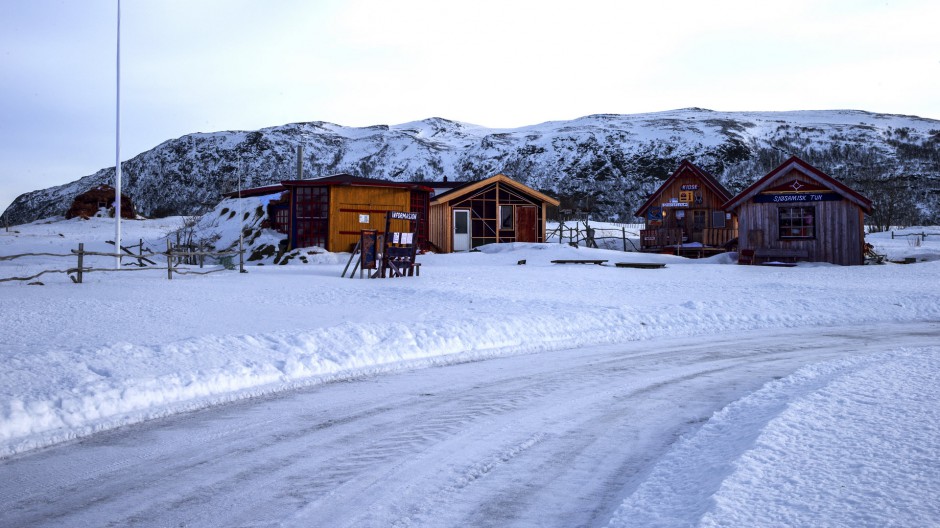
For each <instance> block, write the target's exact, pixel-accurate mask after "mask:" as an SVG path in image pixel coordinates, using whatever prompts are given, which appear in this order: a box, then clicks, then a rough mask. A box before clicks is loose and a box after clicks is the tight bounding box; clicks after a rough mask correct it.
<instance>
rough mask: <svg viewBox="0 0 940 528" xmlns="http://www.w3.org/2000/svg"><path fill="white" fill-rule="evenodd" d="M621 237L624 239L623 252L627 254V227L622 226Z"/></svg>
mask: <svg viewBox="0 0 940 528" xmlns="http://www.w3.org/2000/svg"><path fill="white" fill-rule="evenodd" d="M620 235H621V236H622V237H623V238H622V240H623V252H624V253H626V252H627V227H626V226H620Z"/></svg>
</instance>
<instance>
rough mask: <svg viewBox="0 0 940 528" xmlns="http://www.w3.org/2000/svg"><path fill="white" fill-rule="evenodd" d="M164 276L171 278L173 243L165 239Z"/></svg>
mask: <svg viewBox="0 0 940 528" xmlns="http://www.w3.org/2000/svg"><path fill="white" fill-rule="evenodd" d="M166 278H167V280H173V244H172V243H171V242H170V239H169V238H168V239H166Z"/></svg>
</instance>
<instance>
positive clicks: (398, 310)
mask: <svg viewBox="0 0 940 528" xmlns="http://www.w3.org/2000/svg"><path fill="white" fill-rule="evenodd" d="M180 225H182V219H179V218H171V219H164V220H146V221H126V222H124V223H123V230H124V243H125V245H129V244H133V243H136V242H137V240H138V239H143V240H144V241H145V244H147V245H149V246H150V247H152V248H155V249H158V250H159V249H160V248H163V247H165V242H163V239H164V238H163V237H165V234H166V233H167V232H168V231H169V230H172V229H176V228H178V227H180ZM220 229H223V230H224V228H220ZM612 229H615V228H614V227H612ZM914 232H917V233H920V232H926V233H928V236H927V237H926V238H925V239H920V238H917V240H918V241H916V242H915V241H914V240H915V239H914V238H912V237H902V236H896V237H895V238H892V237H891V234H890V233H876V234H871V235H869V237H868V241H869V242H870V243H872V244H873V246H874V247H875V250H876V252H878V253H881V254H886V255H887V257H888V260H889V261H904V259H906V258H913V259H914V263H912V264H907V265H900V264H894V263H888V264H885V265H882V266H859V267H839V266H831V265H824V264H801V265H799V266H797V267H794V268H772V267H761V266H737V265H734V264H733V260H732V258H731V257H730V256H729V255H719V256H717V257H714V258H711V259H707V260H700V261H694V260H687V259H682V258H678V257H672V256H665V255H643V254H638V253H623V252H619V251H614V250H606V249H587V248H583V247H582V248H572V247H569V246H568V245H567V244H507V245H496V246H487V247H484V248H482V251H480V252H474V253H465V254H453V255H433V254H428V255H422V256H420V257H419V261H420V262H421V263H422V268H421V276H420V277H412V278H405V279H394V280H391V279H389V280H358V279H349V278H340V273H341V271H342V269H343V266H344V265H345V263H346V259H347V258H348V255H343V254H329V253H323V252H307V253H306V254H304V255H302V256H303V259H300V258H295V259H292V260H291V262H290V264H288V265H284V266H280V265H274V264H272V263H271V262H270V259H268V260H267V261H264V262H265V265H263V266H258V265H249V267H248V271H249V272H248V273H247V274H239V273H237V272H234V271H221V272H219V273H213V274H210V275H183V276H174V278H173V280H170V281H168V280H167V279H166V270H165V269H162V270H161V269H160V268H157V269H154V270H151V271H139V272H133V273H131V272H122V273H116V272H93V273H89V274H86V275H85V277H84V284H81V285H78V284H73V283H72V281H71V280H69V279H68V277H67V276H66V275H65V274H64V273H53V274H45V275H42V276H41V277H38V278H37V279H35V280H33V281H8V282H0V333H2V336H3V338H2V340H0V361H2V362H3V365H4V368H3V369H2V371H0V457H8V456H10V455H14V454H17V453H23V452H25V451H28V450H31V449H34V448H37V447H41V446H47V445H51V444H55V443H58V442H62V441H65V440H68V439H72V438H75V437H78V436H83V435H89V434H92V433H94V432H96V431H102V430H105V429H111V428H115V427H120V426H122V425H126V424H130V423H136V422H141V421H144V420H148V419H152V418H155V417H160V416H165V415H168V414H173V413H178V412H183V411H186V410H190V409H195V408H200V407H205V406H208V405H215V404H219V403H224V402H228V401H233V400H236V399H241V398H246V397H250V396H252V395H258V394H268V393H275V392H278V391H281V390H285V389H288V388H292V387H297V386H303V385H311V384H318V383H323V382H324V381H328V380H331V379H337V378H342V377H346V376H351V375H356V374H361V373H363V372H385V371H396V370H401V369H404V368H415V367H416V366H423V365H436V364H443V363H448V362H458V361H466V360H468V359H476V358H480V359H482V358H489V357H496V356H505V355H512V354H520V353H533V352H539V351H548V350H560V349H565V348H573V347H584V346H593V345H602V344H615V343H623V342H630V341H639V340H649V341H650V342H651V343H653V342H655V340H657V339H662V338H667V337H683V336H708V335H717V334H721V333H727V332H737V331H746V330H765V331H766V332H768V335H770V334H772V333H773V332H774V331H775V330H779V329H783V328H799V327H819V326H829V325H849V324H865V323H872V324H874V323H878V322H917V321H924V322H930V321H932V322H936V321H938V320H940V281H938V279H937V277H938V272H940V262H938V260H940V227H929V226H928V227H916V228H909V229H907V230H904V231H898V232H897V233H896V234H905V233H914ZM931 233H933V234H931ZM113 235H114V229H113V221H111V220H107V219H91V220H78V219H75V220H62V219H53V220H49V221H40V222H36V223H32V224H28V225H21V226H15V227H11V228H10V230H9V231H0V257H3V256H7V255H14V254H21V253H28V252H33V253H38V252H42V253H57V254H67V253H68V252H69V251H70V250H72V249H75V248H77V245H78V243H79V242H83V243H84V244H85V249H86V250H91V251H95V250H97V251H110V247H111V246H108V245H107V244H106V243H105V241H106V240H111V239H113ZM221 235H222V239H226V237H228V238H227V240H231V235H230V233H228V234H226V233H222V234H221ZM265 236H270V234H267V235H265ZM565 258H591V259H607V260H608V264H613V263H615V262H651V261H654V262H662V263H665V264H666V267H665V268H663V269H656V270H644V269H625V268H616V267H613V266H583V265H558V264H552V263H551V261H552V260H555V259H565ZM90 259H91V264H92V265H94V266H95V267H98V266H101V267H105V266H110V265H111V264H112V263H113V261H114V259H113V258H103V257H90ZM304 260H305V261H306V263H304V262H303V261H304ZM521 260H525V264H524V265H519V264H517V263H518V262H519V261H521ZM88 264H89V262H86V265H88ZM74 266H75V260H74V259H73V258H72V257H63V258H60V257H47V256H43V257H28V258H22V259H15V260H0V279H4V278H8V277H23V276H29V275H34V274H36V273H38V272H39V271H41V270H45V269H60V270H64V269H66V268H68V267H74ZM37 281H38V282H41V283H42V284H41V285H39V284H35V285H28V284H26V282H37ZM938 374H940V344H938V345H936V346H933V345H931V346H926V347H919V348H916V349H902V348H898V349H897V350H891V351H888V352H880V353H878V354H875V355H871V354H865V350H864V346H862V345H861V344H860V347H859V354H858V356H857V357H851V358H846V359H840V360H836V361H831V362H826V363H819V364H812V365H807V366H805V367H804V368H803V369H801V370H799V371H797V372H794V373H793V374H792V375H789V376H787V377H784V378H782V379H779V380H775V381H773V382H771V383H769V384H768V385H766V386H765V387H763V388H762V389H760V390H759V391H757V392H754V393H752V394H751V395H749V396H746V397H745V398H743V399H741V400H739V401H737V402H736V403H734V404H732V405H730V406H728V407H726V408H725V409H723V410H721V411H720V412H718V413H716V414H715V415H714V416H713V417H712V418H711V419H710V420H708V421H707V422H706V423H705V424H704V425H703V426H702V427H701V428H699V429H698V432H697V433H695V434H693V435H691V436H689V437H687V438H683V439H681V440H680V441H679V442H676V444H675V445H674V447H673V449H672V450H671V451H670V452H669V453H668V454H667V455H666V456H664V457H663V458H662V459H661V460H660V461H659V462H658V464H657V465H656V467H655V469H654V470H653V471H652V472H651V473H650V475H648V478H647V479H646V480H645V481H644V482H643V483H642V484H641V485H640V486H639V487H638V488H637V489H636V491H635V492H634V493H632V494H631V495H630V496H629V497H625V498H624V499H625V502H624V504H623V506H622V507H621V508H620V509H619V510H618V511H617V512H616V513H615V515H614V516H613V518H612V520H611V524H612V525H613V526H621V525H622V526H655V525H661V526H673V525H676V524H683V525H684V524H689V523H692V524H701V525H705V526H712V525H722V526H725V525H727V526H774V525H779V526H784V525H786V526H790V525H810V524H812V525H835V526H855V525H868V526H875V525H877V526H884V525H897V526H910V525H922V526H924V525H937V524H938V523H940V508H938V506H937V505H936V501H935V500H933V499H934V498H935V497H936V496H937V495H938V494H940V463H938V462H937V461H938V460H940V448H938V445H940V443H938V442H937V441H936V440H937V437H938V435H937V432H938V431H937V427H938V426H937V425H936V424H937V423H938V420H937V418H938V416H937V415H938V413H937V411H936V410H935V402H936V401H937V400H938V396H940V394H938V392H940V391H938V388H937V384H936V383H935V381H934V380H935V379H936V378H937V375H938ZM691 460H695V461H696V463H695V464H693V465H691V466H690V464H689V462H690V461H691ZM703 461H704V462H703ZM689 467H695V468H698V469H699V470H700V473H698V474H696V473H693V474H689V473H688V472H687V471H686V469H687V468H689ZM2 471H3V467H2V465H0V473H2ZM701 479H711V482H713V483H715V482H717V483H718V486H717V489H718V490H719V491H718V492H716V493H714V494H713V495H710V496H706V497H702V496H698V495H697V490H699V489H714V487H701V486H696V482H700V481H701ZM703 501H705V502H708V503H709V504H710V506H709V507H707V508H702V507H701V504H702V503H703ZM702 511H705V512H707V513H705V514H704V516H701V515H699V516H696V515H695V514H694V512H702Z"/></svg>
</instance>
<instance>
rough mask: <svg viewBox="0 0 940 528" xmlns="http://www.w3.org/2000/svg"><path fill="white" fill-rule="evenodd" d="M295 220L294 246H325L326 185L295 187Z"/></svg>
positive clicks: (326, 227) (327, 220)
mask: <svg viewBox="0 0 940 528" xmlns="http://www.w3.org/2000/svg"><path fill="white" fill-rule="evenodd" d="M296 193H297V197H296V201H295V206H296V215H297V222H296V224H295V226H294V229H295V242H294V243H295V246H294V247H311V246H319V247H322V248H326V246H327V238H328V233H329V231H328V229H329V219H328V218H327V217H328V216H329V210H330V190H329V189H328V188H327V187H297V189H296Z"/></svg>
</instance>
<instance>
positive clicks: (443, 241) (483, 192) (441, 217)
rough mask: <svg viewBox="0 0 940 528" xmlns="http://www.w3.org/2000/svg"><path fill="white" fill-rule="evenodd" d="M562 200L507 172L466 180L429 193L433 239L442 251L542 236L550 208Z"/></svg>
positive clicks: (531, 240) (434, 245) (539, 239)
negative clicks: (532, 186)
mask: <svg viewBox="0 0 940 528" xmlns="http://www.w3.org/2000/svg"><path fill="white" fill-rule="evenodd" d="M426 185H428V186H431V187H434V186H435V184H434V183H427V184H426ZM558 203H559V202H558V200H556V199H555V198H552V197H550V196H547V195H545V194H542V193H540V192H538V191H536V190H535V189H532V188H530V187H527V186H525V185H523V184H521V183H519V182H517V181H515V180H513V179H511V178H509V177H508V176H506V175H504V174H497V175H496V176H492V177H489V178H486V179H485V180H480V181H475V182H468V183H466V184H463V185H461V186H459V187H455V188H452V189H450V190H447V191H445V192H442V193H441V194H438V195H435V196H434V197H433V198H432V199H431V207H430V216H429V219H430V227H431V229H430V233H429V236H430V241H431V244H432V246H433V247H434V248H435V249H437V250H438V251H441V252H444V253H451V252H454V251H469V250H470V249H473V248H475V247H478V246H482V245H484V244H493V243H499V242H544V241H545V217H546V208H547V207H548V206H549V205H552V206H556V207H557V206H558Z"/></svg>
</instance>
